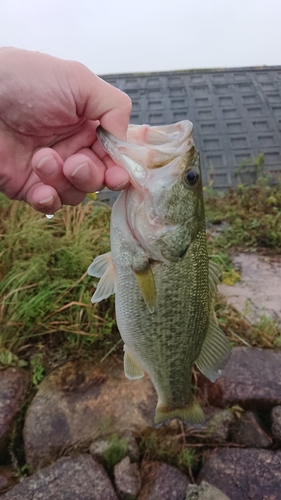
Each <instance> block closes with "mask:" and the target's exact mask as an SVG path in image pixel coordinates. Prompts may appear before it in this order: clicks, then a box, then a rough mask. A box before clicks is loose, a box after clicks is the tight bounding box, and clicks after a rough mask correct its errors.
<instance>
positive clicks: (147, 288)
mask: <svg viewBox="0 0 281 500" xmlns="http://www.w3.org/2000/svg"><path fill="white" fill-rule="evenodd" d="M132 270H133V272H134V275H135V277H136V279H137V282H138V285H139V287H140V291H141V293H142V296H143V299H144V301H145V303H146V305H147V307H148V309H149V311H150V312H151V313H153V312H154V306H155V300H156V287H155V281H154V276H153V272H152V270H151V267H150V265H149V263H148V264H147V266H146V267H145V268H144V269H142V270H140V271H139V270H136V269H134V268H132Z"/></svg>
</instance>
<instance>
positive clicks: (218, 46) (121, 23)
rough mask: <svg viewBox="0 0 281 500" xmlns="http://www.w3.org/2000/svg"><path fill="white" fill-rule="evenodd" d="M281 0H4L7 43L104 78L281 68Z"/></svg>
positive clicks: (1, 26) (1, 11)
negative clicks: (72, 61)
mask: <svg viewBox="0 0 281 500" xmlns="http://www.w3.org/2000/svg"><path fill="white" fill-rule="evenodd" d="M280 25H281V0H192V1H191V0H67V1H66V0H0V46H14V47H20V48H24V49H29V50H37V51H41V52H45V53H48V54H51V55H54V56H57V57H61V58H63V59H75V60H78V61H80V62H82V63H84V64H85V65H86V66H88V67H89V68H90V69H91V70H92V71H93V72H95V73H97V74H99V75H105V74H112V73H113V74H114V73H136V72H137V73H139V72H151V71H169V70H185V69H196V68H234V67H246V66H264V65H267V66H270V65H281V29H280Z"/></svg>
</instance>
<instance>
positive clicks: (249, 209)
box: [205, 178, 281, 254]
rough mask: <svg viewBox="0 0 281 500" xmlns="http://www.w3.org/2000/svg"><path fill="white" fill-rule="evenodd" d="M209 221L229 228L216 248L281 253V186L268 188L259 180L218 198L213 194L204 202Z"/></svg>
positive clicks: (264, 182)
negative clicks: (227, 224) (263, 250)
mask: <svg viewBox="0 0 281 500" xmlns="http://www.w3.org/2000/svg"><path fill="white" fill-rule="evenodd" d="M205 208H206V219H207V221H208V222H211V223H213V224H218V223H220V222H228V223H229V226H228V227H227V229H226V230H225V231H223V232H222V234H221V235H220V236H218V238H216V247H217V248H220V249H223V250H224V251H225V250H226V249H228V248H231V247H238V248H248V249H252V250H257V249H266V250H267V251H270V252H274V253H275V254H280V253H281V186H280V184H276V185H269V184H268V182H267V180H266V179H263V178H261V179H259V181H258V184H257V185H255V186H244V185H240V186H238V187H237V188H236V189H232V190H230V191H229V192H227V193H225V194H223V195H219V194H215V195H213V194H211V195H209V196H207V197H206V201H205Z"/></svg>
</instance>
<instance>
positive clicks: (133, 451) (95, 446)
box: [89, 433, 140, 462]
mask: <svg viewBox="0 0 281 500" xmlns="http://www.w3.org/2000/svg"><path fill="white" fill-rule="evenodd" d="M118 437H119V439H121V440H126V441H127V452H126V455H128V457H129V458H130V460H131V461H132V462H138V460H139V455H140V452H139V448H138V445H137V442H136V440H135V438H134V436H133V435H132V434H129V433H126V434H122V435H121V436H118ZM111 438H112V436H111V437H110V436H108V437H107V438H106V439H98V440H97V441H93V443H91V445H90V449H89V451H90V453H91V455H92V456H93V457H94V458H96V459H97V460H98V461H101V460H102V459H103V456H104V454H105V453H106V452H107V450H108V449H109V448H110V446H111V442H112V441H111Z"/></svg>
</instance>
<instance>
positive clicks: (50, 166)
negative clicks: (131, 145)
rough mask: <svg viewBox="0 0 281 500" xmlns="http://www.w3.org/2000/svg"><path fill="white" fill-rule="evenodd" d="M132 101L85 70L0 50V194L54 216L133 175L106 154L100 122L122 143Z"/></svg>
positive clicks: (73, 64)
mask: <svg viewBox="0 0 281 500" xmlns="http://www.w3.org/2000/svg"><path fill="white" fill-rule="evenodd" d="M130 112H131V101H130V99H129V97H128V96H127V95H126V94H124V93H123V92H121V91H120V90H118V89H116V88H115V87H112V86H111V85H109V84H108V83H106V82H105V81H103V80H101V79H100V78H98V77H97V76H96V75H94V74H93V73H92V72H91V71H90V70H89V69H87V68H86V67H85V66H84V65H82V64H80V63H78V62H74V61H64V60H60V59H57V58H54V57H51V56H49V55H46V54H41V53H38V52H28V51H24V50H19V49H14V48H4V49H1V50H0V191H2V192H3V193H5V194H6V195H7V196H8V197H9V198H11V199H18V200H25V201H27V202H28V203H29V204H30V205H32V206H33V208H35V209H36V210H38V211H40V212H43V213H49V214H52V213H54V212H55V211H57V210H59V208H60V207H61V205H62V204H69V205H77V204H78V203H80V202H81V201H82V200H83V199H84V198H85V195H86V193H89V192H93V191H98V190H100V189H102V188H103V187H104V185H107V186H108V187H109V188H110V189H115V190H118V189H123V188H124V187H126V186H127V185H128V184H129V176H128V174H127V173H126V172H125V170H123V169H122V168H121V167H118V166H117V165H115V164H114V162H113V160H112V159H111V158H110V157H109V156H108V155H106V153H105V152H104V151H103V150H102V148H101V146H100V144H99V142H98V140H97V136H96V128H97V126H98V125H99V124H101V125H102V126H103V128H105V129H106V130H108V131H109V132H111V133H112V134H113V135H115V136H116V137H119V138H120V139H122V138H125V136H126V130H127V127H128V123H129V117H130Z"/></svg>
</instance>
